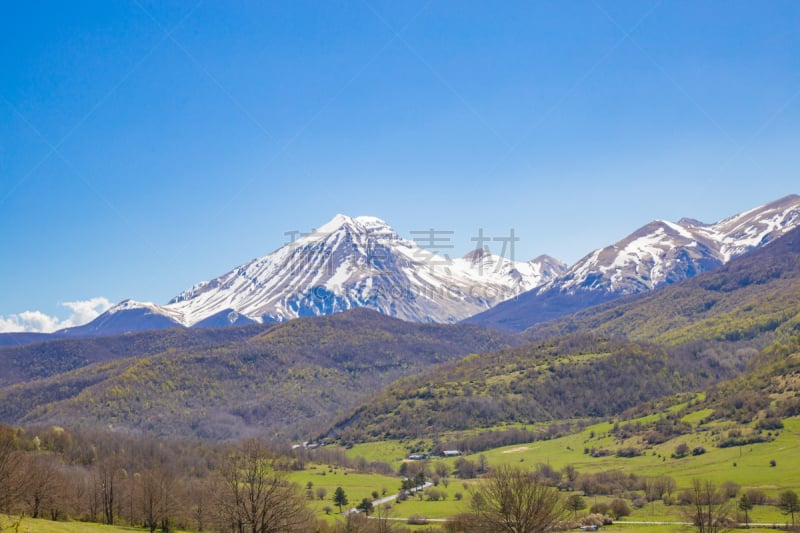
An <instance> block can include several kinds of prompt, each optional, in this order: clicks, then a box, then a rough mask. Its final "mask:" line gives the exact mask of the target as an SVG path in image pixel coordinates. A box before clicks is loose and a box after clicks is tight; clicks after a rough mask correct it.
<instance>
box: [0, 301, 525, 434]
mask: <svg viewBox="0 0 800 533" xmlns="http://www.w3.org/2000/svg"><path fill="white" fill-rule="evenodd" d="M226 335H230V337H226ZM516 343H518V341H517V339H516V338H514V337H512V336H510V335H507V334H502V333H498V332H496V331H492V330H485V329H483V328H479V327H476V326H462V325H436V324H428V325H423V324H416V323H408V322H403V321H401V320H398V319H393V318H390V317H387V316H384V315H381V314H379V313H377V312H375V311H371V310H367V309H357V310H353V311H349V312H345V313H340V314H336V315H331V316H326V317H316V318H303V319H297V320H293V321H289V322H286V323H282V324H277V325H273V326H243V327H240V328H225V329H218V330H213V329H211V330H206V329H200V330H194V329H191V330H189V329H179V330H170V331H169V332H149V333H142V334H135V335H126V336H123V337H111V338H108V339H83V340H69V341H56V342H55V343H44V344H39V345H33V346H30V347H19V348H16V349H13V350H9V352H3V351H0V357H5V358H6V360H7V361H12V362H13V364H14V365H16V366H15V371H14V372H15V374H16V375H17V376H18V377H25V376H39V379H33V380H31V381H27V382H24V383H17V384H13V385H8V386H6V387H4V388H2V389H0V421H2V422H6V423H47V424H58V425H67V426H70V425H83V426H103V427H111V428H113V429H115V430H119V431H133V432H138V431H147V432H151V433H153V434H156V435H184V436H186V435H194V436H197V437H201V438H208V439H228V438H237V437H241V436H243V435H249V434H264V433H265V432H268V433H269V434H270V435H272V436H276V435H282V436H283V437H286V438H289V437H295V436H297V437H302V436H305V435H306V433H303V431H304V430H307V431H311V430H315V431H318V430H319V428H320V427H323V426H324V425H326V424H329V423H330V422H331V421H332V420H334V419H335V418H336V417H337V416H342V414H344V413H345V412H347V411H349V410H350V409H352V408H353V407H354V406H356V405H357V404H358V403H360V402H361V401H363V400H364V399H366V398H367V397H369V396H370V395H372V394H375V393H376V392H377V391H378V390H380V389H381V388H382V387H384V386H386V385H387V384H389V383H390V382H392V381H393V380H395V379H397V378H399V377H402V376H406V375H409V374H413V373H417V372H420V371H421V370H423V369H424V368H427V367H429V366H431V365H434V364H438V363H443V362H446V361H449V360H452V359H454V358H460V357H463V356H465V355H468V354H470V353H478V352H490V351H495V350H498V349H501V348H504V347H509V346H512V345H514V344H516ZM26 350H27V351H26ZM53 361H54V362H57V364H58V365H60V366H57V364H56V363H54V362H53ZM25 362H29V365H26V364H25ZM54 370H58V372H55V371H54ZM290 429H291V431H290ZM287 432H288V433H287Z"/></svg>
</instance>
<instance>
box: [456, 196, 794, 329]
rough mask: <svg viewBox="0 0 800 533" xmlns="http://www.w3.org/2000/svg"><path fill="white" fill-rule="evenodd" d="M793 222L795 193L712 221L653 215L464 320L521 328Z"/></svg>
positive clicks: (766, 239)
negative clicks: (548, 276)
mask: <svg viewBox="0 0 800 533" xmlns="http://www.w3.org/2000/svg"><path fill="white" fill-rule="evenodd" d="M798 225H800V196H797V195H790V196H786V197H784V198H781V199H779V200H776V201H774V202H771V203H768V204H766V205H763V206H760V207H757V208H755V209H750V210H748V211H745V212H743V213H740V214H737V215H734V216H731V217H729V218H726V219H724V220H722V221H720V222H716V223H714V224H704V223H702V222H699V221H697V220H693V219H688V218H684V219H681V220H679V221H678V222H668V221H665V220H656V221H654V222H651V223H649V224H646V225H645V226H642V227H641V228H639V229H638V230H636V231H634V232H633V233H631V234H630V235H628V236H627V237H625V238H624V239H622V240H620V241H618V242H617V243H615V244H613V245H611V246H607V247H605V248H599V249H597V250H594V251H593V252H591V253H590V254H588V255H586V256H585V257H583V258H582V259H581V260H579V261H578V262H577V263H575V264H574V265H572V266H571V267H569V268H568V269H567V270H566V271H565V272H563V273H562V274H560V275H559V276H557V277H555V278H553V279H552V280H550V281H548V282H546V283H544V284H543V285H542V286H540V287H536V288H534V289H532V290H530V291H528V292H526V293H524V294H522V295H520V296H519V297H517V298H514V299H511V300H509V301H507V302H503V303H501V304H499V305H497V306H495V307H494V308H492V309H490V310H488V311H485V312H483V313H480V314H478V315H476V316H473V317H470V318H469V319H468V320H467V322H468V323H472V324H480V325H485V326H492V327H495V328H499V329H504V330H508V331H520V330H523V329H525V328H527V327H530V326H532V325H534V324H537V323H541V322H546V321H548V320H552V319H555V318H559V317H561V316H565V315H569V314H572V313H575V312H577V311H580V310H582V309H586V308H588V307H591V306H593V305H597V304H600V303H603V302H607V301H610V300H614V299H616V298H619V297H621V296H625V295H631V294H640V293H644V292H648V291H652V290H653V289H656V288H658V287H662V286H665V285H671V284H674V283H676V282H679V281H682V280H684V279H688V278H691V277H694V276H696V275H697V274H699V273H701V272H707V271H709V270H713V269H715V268H718V267H720V266H721V265H723V264H725V263H727V262H728V261H730V260H731V259H733V258H736V257H739V256H741V255H743V254H746V253H748V252H750V251H752V250H754V249H757V248H761V247H763V246H765V245H766V244H769V243H770V242H772V241H774V240H775V239H778V238H779V237H781V236H782V235H784V234H786V233H787V232H789V231H791V230H792V229H794V228H795V227H797V226H798Z"/></svg>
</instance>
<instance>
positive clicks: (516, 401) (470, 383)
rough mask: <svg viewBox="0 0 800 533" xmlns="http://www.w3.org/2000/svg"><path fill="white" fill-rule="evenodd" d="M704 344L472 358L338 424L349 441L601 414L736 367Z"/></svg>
mask: <svg viewBox="0 0 800 533" xmlns="http://www.w3.org/2000/svg"><path fill="white" fill-rule="evenodd" d="M735 363H736V362H735V361H733V360H731V361H726V360H724V359H723V358H722V357H720V356H719V355H718V354H716V355H712V354H711V353H709V352H708V351H707V350H706V347H705V346H703V345H693V346H686V347H682V348H681V349H674V348H673V349H669V350H667V349H665V348H662V347H659V346H657V345H652V344H644V343H635V342H628V341H625V340H620V339H608V338H606V339H598V338H596V337H591V336H573V337H566V338H560V339H555V340H550V341H548V342H545V343H540V344H536V343H534V344H528V345H525V346H520V347H516V348H510V349H506V350H500V351H497V352H495V353H492V354H483V355H474V356H469V357H466V358H465V359H462V360H460V361H457V362H451V363H446V364H443V365H440V366H438V367H436V368H433V369H430V370H427V371H425V372H422V373H420V374H416V375H413V376H410V377H407V378H404V379H401V380H398V381H397V382H395V383H393V384H392V385H391V386H389V387H387V388H386V390H385V391H383V392H382V393H381V394H380V395H377V396H376V397H373V398H371V399H370V400H369V401H368V402H365V403H364V404H363V405H361V407H359V408H358V409H357V410H355V411H354V412H352V413H351V414H350V415H348V416H347V417H346V418H344V419H342V420H341V421H340V422H339V423H337V424H336V425H335V426H334V428H333V429H332V430H331V432H330V433H329V436H340V437H343V438H344V440H346V441H362V440H373V439H382V438H404V437H423V436H425V437H431V436H433V435H436V434H439V433H441V432H445V431H453V430H464V429H475V428H482V427H492V426H495V425H498V424H503V423H514V422H518V423H533V422H543V421H556V420H561V419H570V418H582V417H606V416H612V415H615V414H618V413H621V412H622V411H624V410H626V409H629V408H631V407H634V406H636V405H639V404H640V403H642V402H646V401H648V400H651V399H654V398H659V397H662V396H665V395H670V394H674V393H677V392H682V391H688V390H695V389H698V388H702V387H705V386H707V385H708V384H710V383H713V382H715V381H717V380H720V379H724V378H727V377H730V376H733V375H735V374H736V372H737V369H736V368H735Z"/></svg>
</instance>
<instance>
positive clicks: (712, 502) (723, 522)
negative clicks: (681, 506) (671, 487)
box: [688, 479, 732, 533]
mask: <svg viewBox="0 0 800 533" xmlns="http://www.w3.org/2000/svg"><path fill="white" fill-rule="evenodd" d="M689 495H690V499H691V501H690V510H689V512H688V514H689V516H688V518H689V519H691V521H692V523H693V524H694V525H695V526H696V527H697V530H698V531H699V533H720V532H722V531H728V530H729V529H730V526H731V524H732V520H731V518H730V515H731V499H730V498H728V497H727V496H726V495H725V494H723V493H722V492H720V491H718V490H717V488H716V486H715V485H714V483H712V482H711V481H701V480H699V479H695V480H693V481H692V488H691V489H690V490H689Z"/></svg>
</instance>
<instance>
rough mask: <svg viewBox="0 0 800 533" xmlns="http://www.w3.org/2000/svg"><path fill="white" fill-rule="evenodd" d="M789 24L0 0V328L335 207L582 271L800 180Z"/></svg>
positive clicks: (648, 8) (279, 231)
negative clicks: (629, 238)
mask: <svg viewBox="0 0 800 533" xmlns="http://www.w3.org/2000/svg"><path fill="white" fill-rule="evenodd" d="M798 28H800V4H798V3H797V2H794V1H763V2H756V1H750V2H738V1H725V2H672V1H663V2H652V1H648V0H643V1H642V0H637V1H631V2H620V1H614V2H605V1H601V0H597V1H587V2H583V1H575V2H553V1H548V2H540V1H524V2H502V3H497V2H463V1H458V2H455V1H453V2H444V1H439V0H432V1H412V0H408V1H403V2H380V1H377V0H355V1H352V2H350V1H348V2H338V1H329V2H303V1H296V2H200V3H195V2H167V3H164V2H145V1H141V2H137V1H132V2H126V1H124V0H121V1H118V2H106V1H97V2H89V1H87V2H77V3H65V2H18V3H12V4H8V5H7V6H6V7H5V9H4V13H3V17H2V18H0V49H2V54H0V242H2V245H3V249H4V251H3V259H4V260H3V261H2V262H0V293H2V299H0V329H2V324H3V323H6V324H8V323H9V321H12V320H16V321H17V322H19V321H20V318H19V317H20V316H21V315H20V313H22V312H23V311H30V312H38V313H40V314H41V316H43V317H48V318H49V319H52V320H56V321H62V323H72V322H70V321H73V322H74V321H76V320H79V319H85V318H86V317H88V316H91V314H92V312H93V310H94V311H96V310H98V309H102V308H103V307H104V306H105V305H107V304H106V303H104V302H107V301H110V302H116V301H119V300H121V299H124V298H135V299H138V300H146V301H155V302H158V303H165V302H166V301H167V300H169V299H170V298H171V297H172V296H174V295H175V294H177V293H178V292H180V291H181V290H183V289H185V288H187V287H189V286H191V285H192V284H194V283H195V282H197V281H200V280H203V279H208V278H211V277H214V276H216V275H219V274H221V273H223V272H226V271H228V270H230V269H231V268H232V267H234V266H236V265H238V264H240V263H242V262H244V261H247V260H249V259H251V258H254V257H257V256H261V255H265V254H266V253H268V252H270V251H272V250H273V249H275V248H277V247H279V246H280V245H281V244H283V243H284V242H286V237H285V236H284V232H286V231H291V230H306V231H307V230H309V229H311V228H313V227H315V226H318V225H321V224H322V223H324V222H325V221H327V220H328V219H330V218H331V217H332V216H333V215H335V214H336V213H346V214H350V215H352V216H356V215H365V214H369V215H374V216H378V217H381V218H383V219H385V220H386V221H388V222H389V223H390V224H391V225H392V226H393V227H395V229H397V230H398V231H399V232H400V234H401V235H403V236H405V237H411V234H410V232H411V231H416V230H421V229H427V228H431V227H433V228H437V229H442V230H450V231H454V232H455V233H454V234H453V244H454V245H455V246H456V252H458V253H464V252H466V251H468V249H469V248H470V244H471V243H470V237H472V236H475V235H476V234H477V232H478V229H479V228H483V229H484V232H485V233H486V234H488V235H507V234H508V232H509V229H510V228H514V230H515V232H516V234H517V235H518V236H519V237H520V241H519V243H518V244H517V248H516V258H517V259H527V258H532V257H534V256H536V255H539V254H541V253H547V254H550V255H553V256H555V257H558V258H560V259H562V260H565V261H567V262H574V261H576V260H577V259H579V258H580V257H581V256H582V255H584V254H585V253H587V252H589V251H590V250H592V249H594V248H597V247H599V246H603V245H606V244H609V243H611V242H614V241H616V240H618V239H620V238H622V237H624V236H625V235H626V234H628V233H629V232H631V231H633V230H634V229H635V228H637V227H638V226H640V225H642V224H644V223H646V222H648V221H650V220H652V219H654V218H665V219H672V220H676V219H678V218H681V217H683V216H691V217H694V218H699V219H702V220H706V221H714V220H717V219H720V218H723V217H725V216H727V215H730V214H733V213H736V212H739V211H742V210H744V209H747V208H750V207H754V206H756V205H759V204H762V203H765V202H767V201H770V200H773V199H776V198H779V197H781V196H784V195H786V194H790V193H797V192H800V187H798V185H797V184H798V179H797V168H798V162H800V161H799V160H800V150H798V149H797V145H798V140H800V136H799V135H798V134H800V120H798V119H800V54H798V53H797V50H800V31H798ZM91 298H98V299H97V300H94V301H93V302H88V300H90V299H91ZM100 298H104V299H105V300H101V299H100ZM65 303H69V304H70V305H64V304H65ZM95 304H96V305H95ZM26 316H30V315H26ZM37 316H38V315H37ZM14 317H16V318H14ZM3 321H5V322H3ZM63 321H66V322H63Z"/></svg>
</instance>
